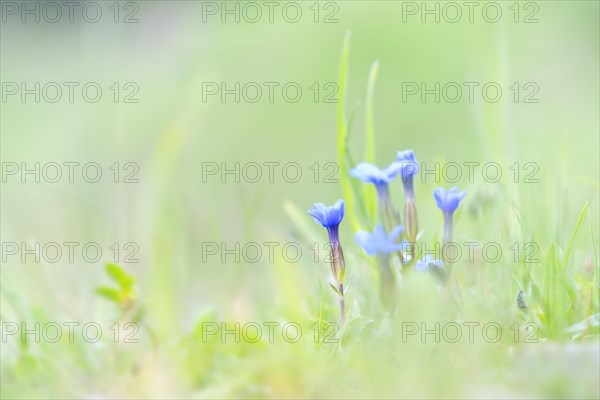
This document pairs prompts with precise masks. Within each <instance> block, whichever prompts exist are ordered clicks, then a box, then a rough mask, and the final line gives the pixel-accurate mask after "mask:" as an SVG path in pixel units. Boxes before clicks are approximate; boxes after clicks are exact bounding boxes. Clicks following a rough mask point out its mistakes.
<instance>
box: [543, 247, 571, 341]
mask: <svg viewBox="0 0 600 400" xmlns="http://www.w3.org/2000/svg"><path fill="white" fill-rule="evenodd" d="M559 258H560V257H559V255H558V249H557V247H556V245H555V244H553V245H552V246H551V247H550V250H549V252H548V257H547V259H546V270H545V276H544V303H543V304H544V314H545V317H546V319H547V321H548V336H549V337H550V338H551V339H561V338H562V336H563V333H564V328H565V327H566V323H565V321H566V311H567V310H566V308H567V306H566V297H567V296H566V295H567V293H566V285H565V282H566V277H565V270H564V268H563V266H562V263H561V262H560V260H559Z"/></svg>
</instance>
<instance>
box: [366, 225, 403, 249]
mask: <svg viewBox="0 0 600 400" xmlns="http://www.w3.org/2000/svg"><path fill="white" fill-rule="evenodd" d="M402 230H403V228H402V225H398V226H396V227H395V228H394V229H392V230H391V231H390V233H389V234H388V233H386V232H385V229H384V228H383V226H381V225H377V226H376V227H375V229H373V232H371V233H369V232H365V231H361V232H358V233H357V234H356V236H355V240H356V243H357V244H358V245H359V246H360V247H361V248H362V249H363V250H364V251H365V253H367V254H368V255H370V256H383V255H387V254H391V253H394V252H396V251H400V250H402V249H404V247H405V246H406V242H400V243H399V242H397V240H398V237H400V235H401V234H402Z"/></svg>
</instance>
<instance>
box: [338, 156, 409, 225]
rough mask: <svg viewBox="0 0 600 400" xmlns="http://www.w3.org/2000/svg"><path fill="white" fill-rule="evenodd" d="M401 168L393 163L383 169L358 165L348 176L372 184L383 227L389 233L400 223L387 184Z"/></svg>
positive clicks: (368, 165) (370, 165) (398, 164)
mask: <svg viewBox="0 0 600 400" xmlns="http://www.w3.org/2000/svg"><path fill="white" fill-rule="evenodd" d="M401 168H402V164H401V163H399V162H393V163H392V164H390V165H389V166H388V167H387V168H385V169H379V168H378V167H377V166H375V165H373V164H369V163H366V162H364V163H360V164H358V165H357V166H356V168H353V169H351V170H350V175H352V176H355V177H357V178H358V179H360V180H361V181H363V182H365V183H372V184H374V185H375V188H376V189H377V197H378V198H379V209H380V212H381V219H382V222H383V225H384V227H385V228H386V230H387V231H388V232H390V231H391V230H392V229H393V228H394V227H395V226H396V225H399V224H400V222H401V219H400V215H398V213H397V212H396V210H394V207H393V205H392V201H391V199H390V190H389V183H390V182H391V181H392V179H394V178H395V177H396V175H398V173H399V172H400V170H401Z"/></svg>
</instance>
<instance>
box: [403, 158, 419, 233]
mask: <svg viewBox="0 0 600 400" xmlns="http://www.w3.org/2000/svg"><path fill="white" fill-rule="evenodd" d="M397 159H398V162H399V163H400V164H401V168H400V176H401V177H402V185H403V186H404V221H405V224H406V237H407V238H408V240H409V241H411V242H415V241H416V240H417V232H418V230H419V223H418V220H417V206H416V203H415V191H414V189H413V177H414V176H415V175H416V174H417V173H418V172H419V169H420V168H419V163H418V162H417V159H416V158H415V153H414V152H413V151H412V150H404V151H399V152H398V156H397Z"/></svg>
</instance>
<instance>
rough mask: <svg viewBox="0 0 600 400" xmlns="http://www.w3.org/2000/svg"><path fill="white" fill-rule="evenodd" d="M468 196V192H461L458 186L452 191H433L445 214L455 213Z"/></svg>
mask: <svg viewBox="0 0 600 400" xmlns="http://www.w3.org/2000/svg"><path fill="white" fill-rule="evenodd" d="M466 195H467V192H465V191H462V192H459V191H458V188H457V187H456V186H455V187H453V188H452V189H450V190H446V189H444V188H441V187H438V188H435V190H434V191H433V197H434V198H435V202H436V203H437V206H438V208H439V209H440V210H442V211H443V212H444V213H453V212H454V211H455V210H456V209H457V208H458V205H459V204H460V202H461V201H462V199H464V198H465V196H466Z"/></svg>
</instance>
